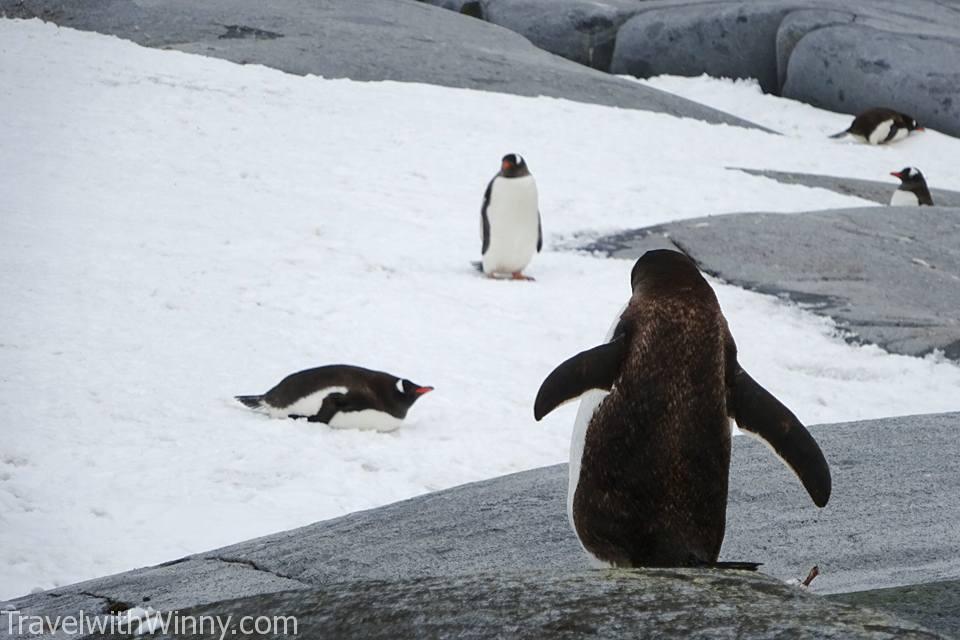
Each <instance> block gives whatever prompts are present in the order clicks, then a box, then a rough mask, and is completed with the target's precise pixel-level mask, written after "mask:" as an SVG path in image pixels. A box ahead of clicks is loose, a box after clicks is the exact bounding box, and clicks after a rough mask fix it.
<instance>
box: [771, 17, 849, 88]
mask: <svg viewBox="0 0 960 640" xmlns="http://www.w3.org/2000/svg"><path fill="white" fill-rule="evenodd" d="M855 19H856V15H855V14H853V13H851V12H847V11H833V10H830V9H807V10H803V9H801V10H799V11H792V12H790V13H788V14H787V15H786V16H784V18H783V21H782V22H781V23H780V28H779V29H777V92H779V91H781V90H782V89H783V85H784V84H785V83H786V81H787V66H788V65H789V64H790V56H791V55H792V54H793V49H794V47H796V46H797V42H799V41H800V39H801V38H803V36H805V35H807V34H808V33H810V32H811V31H815V30H817V29H822V28H823V27H827V26H830V25H834V24H846V23H849V22H853V21H854V20H855Z"/></svg>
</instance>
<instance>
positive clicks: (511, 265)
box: [483, 176, 540, 273]
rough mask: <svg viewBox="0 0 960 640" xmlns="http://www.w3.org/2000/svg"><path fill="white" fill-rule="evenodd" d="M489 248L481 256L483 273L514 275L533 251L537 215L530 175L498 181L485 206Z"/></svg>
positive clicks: (532, 182)
mask: <svg viewBox="0 0 960 640" xmlns="http://www.w3.org/2000/svg"><path fill="white" fill-rule="evenodd" d="M487 221H488V222H489V224H490V245H489V246H488V247H487V252H486V253H485V254H483V271H484V273H515V272H518V271H523V269H524V268H525V267H526V266H527V265H528V264H530V260H531V258H533V254H534V253H536V251H537V239H538V234H539V221H540V213H539V206H538V204H537V183H536V182H535V181H534V179H533V176H524V177H522V178H498V179H496V180H495V181H494V183H493V185H492V187H491V190H490V200H489V203H488V204H487Z"/></svg>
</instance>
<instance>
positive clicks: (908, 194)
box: [890, 189, 920, 207]
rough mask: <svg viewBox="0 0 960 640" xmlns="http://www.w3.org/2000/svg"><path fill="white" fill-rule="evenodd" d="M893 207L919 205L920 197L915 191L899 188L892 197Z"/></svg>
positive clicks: (891, 204) (891, 203)
mask: <svg viewBox="0 0 960 640" xmlns="http://www.w3.org/2000/svg"><path fill="white" fill-rule="evenodd" d="M890 206H891V207H919V206H920V199H919V198H917V194H915V193H914V192H913V191H907V190H906V189H897V190H896V191H894V192H893V196H892V197H891V198H890Z"/></svg>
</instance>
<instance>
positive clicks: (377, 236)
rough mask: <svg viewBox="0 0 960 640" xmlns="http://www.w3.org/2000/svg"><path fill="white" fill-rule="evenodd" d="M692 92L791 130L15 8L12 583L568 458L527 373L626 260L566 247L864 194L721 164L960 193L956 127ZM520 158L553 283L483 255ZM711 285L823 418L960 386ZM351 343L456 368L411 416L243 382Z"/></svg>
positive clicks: (749, 357) (793, 401) (0, 507)
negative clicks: (117, 29)
mask: <svg viewBox="0 0 960 640" xmlns="http://www.w3.org/2000/svg"><path fill="white" fill-rule="evenodd" d="M664 82H666V80H664ZM682 84H683V88H684V89H685V90H686V89H689V90H690V91H697V92H698V93H702V94H703V95H699V96H698V97H699V98H700V99H702V100H703V101H704V102H708V103H711V101H712V100H713V99H717V100H720V99H721V98H722V101H723V104H722V105H721V106H724V107H725V108H728V109H729V110H730V111H731V112H734V113H736V114H738V115H742V116H745V117H747V118H749V119H753V120H756V121H758V122H761V123H763V124H767V125H769V126H771V127H774V128H781V129H784V130H786V132H787V133H788V134H789V135H786V136H774V135H769V134H766V133H762V132H759V131H751V130H746V129H740V128H736V127H729V126H714V125H708V124H704V123H701V122H697V121H693V120H685V119H677V118H673V117H669V116H665V115H658V114H652V113H646V112H640V111H630V110H622V109H614V108H607V107H600V106H591V105H584V104H578V103H573V102H568V101H564V100H556V99H549V98H536V99H533V98H522V97H515V96H508V95H500V94H492V93H481V92H474V91H467V90H457V89H449V88H440V87H435V86H424V85H412V84H399V83H392V82H383V83H357V82H350V81H346V80H323V79H320V78H316V77H307V78H301V77H295V76H289V75H285V74H283V73H280V72H277V71H274V70H270V69H266V68H263V67H259V66H246V67H244V66H238V65H234V64H231V63H228V62H224V61H220V60H214V59H209V58H203V57H196V56H189V55H185V54H182V53H178V52H170V51H159V50H152V49H145V48H140V47H138V46H136V45H133V44H131V43H128V42H125V41H121V40H118V39H115V38H111V37H104V36H99V35H95V34H89V33H82V32H76V31H72V30H68V29H58V28H56V27H54V26H52V25H48V24H43V23H41V22H38V21H28V22H25V21H11V20H0V87H3V90H2V91H0V113H3V114H4V115H3V119H4V122H3V125H2V126H0V150H2V152H0V300H2V301H3V303H2V305H0V415H2V422H0V430H2V431H0V597H12V596H16V595H20V594H23V593H25V592H27V591H29V590H30V589H33V588H37V587H42V588H49V587H53V586H56V585H62V584H66V583H69V582H73V581H77V580H80V579H85V578H91V577H95V576H98V575H102V574H107V573H111V572H116V571H121V570H124V569H129V568H132V567H135V566H143V565H148V564H153V563H156V562H160V561H164V560H169V559H171V558H174V557H178V556H181V555H184V554H187V553H190V552H196V551H202V550H205V549H209V548H213V547H216V546H219V545H224V544H227V543H230V542H234V541H238V540H242V539H246V538H249V537H252V536H256V535H260V534H266V533H270V532H273V531H277V530H281V529H284V528H289V527H293V526H296V525H301V524H305V523H309V522H313V521H316V520H321V519H325V518H330V517H333V516H337V515H341V514H344V513H348V512H351V511H355V510H358V509H365V508H369V507H374V506H378V505H382V504H385V503H389V502H392V501H395V500H399V499H401V498H406V497H410V496H413V495H416V494H420V493H423V492H426V491H432V490H436V489H440V488H444V487H448V486H452V485H456V484H459V483H463V482H468V481H472V480H478V479H481V478H486V477H491V476H495V475H499V474H504V473H509V472H513V471H519V470H522V469H526V468H531V467H536V466H540V465H545V464H551V463H556V462H560V461H563V460H565V459H566V456H567V447H568V438H569V433H570V428H571V424H572V420H573V415H574V412H575V407H572V406H571V407H566V408H564V409H562V410H559V411H557V412H555V413H554V414H552V415H551V416H550V417H549V418H548V419H547V420H545V421H544V422H543V423H541V424H538V423H535V422H534V421H533V418H532V409H531V406H532V400H533V397H534V395H535V393H536V390H537V388H538V386H539V384H540V382H541V381H542V380H543V378H544V377H545V376H546V374H547V373H549V371H550V370H551V369H552V368H553V367H554V366H555V365H556V364H558V363H559V362H560V361H561V360H563V359H565V358H566V357H568V356H570V355H572V354H573V353H574V352H576V351H578V350H581V349H583V348H587V347H590V346H593V345H595V344H596V343H597V342H598V340H600V339H601V337H602V336H603V335H604V333H605V332H606V330H607V328H608V326H609V323H610V320H611V318H612V316H613V314H614V313H615V311H616V310H617V309H618V308H619V306H620V305H621V304H622V303H623V302H624V301H625V299H626V297H627V296H628V295H629V284H628V274H629V270H630V267H631V264H630V263H629V262H626V261H615V260H604V259H600V258H597V257H592V256H589V255H583V254H577V253H573V252H569V251H560V250H558V249H557V248H558V247H562V246H569V245H570V244H571V243H572V239H573V238H574V237H577V236H579V235H583V234H585V235H596V234H598V233H601V232H606V231H611V230H617V229H624V228H632V227H638V226H642V225H648V224H651V223H658V222H665V221H669V220H675V219H680V218H689V217H694V216H701V215H704V214H712V213H722V212H730V211H749V210H764V211H782V212H784V213H789V212H794V211H802V210H809V209H817V208H827V207H842V206H856V205H862V204H865V203H864V202H862V201H860V200H857V199H856V198H851V197H845V196H841V195H837V194H834V193H831V192H828V191H823V190H817V189H809V188H805V187H801V186H790V185H782V184H779V183H777V182H774V181H771V180H766V179H763V178H759V177H751V176H747V175H743V174H741V173H738V172H729V171H726V170H725V169H724V167H726V166H748V167H758V168H772V169H780V170H797V171H808V172H813V173H833V174H839V175H849V176H855V177H860V178H873V179H886V178H887V173H888V172H889V171H891V170H894V169H898V168H901V167H903V166H905V165H907V164H916V165H917V166H920V167H921V168H922V169H923V171H924V173H926V174H927V175H928V176H929V177H930V179H931V183H932V184H934V185H936V186H938V187H944V188H952V189H960V174H956V173H953V174H952V175H950V174H946V173H944V174H942V175H938V171H937V170H936V168H937V167H955V166H957V164H958V160H960V140H956V139H952V138H948V137H946V136H942V135H940V134H938V133H936V132H927V133H926V134H925V135H923V136H918V137H916V138H915V139H914V138H911V139H908V140H906V141H904V142H903V143H901V144H899V145H896V146H895V147H890V148H868V147H865V146H860V145H853V144H844V143H837V142H835V141H830V140H826V139H824V137H823V135H822V134H823V133H824V132H833V131H837V130H839V129H841V128H843V127H844V126H846V123H847V122H848V121H849V118H848V117H847V116H839V115H837V114H830V113H826V112H822V111H818V110H815V109H812V108H810V107H805V106H803V105H796V104H794V103H790V102H788V101H782V100H779V99H776V98H770V97H766V96H763V95H761V94H760V93H759V92H758V91H756V90H754V89H753V88H752V87H751V86H750V85H748V84H743V83H735V84H734V83H731V82H719V81H713V80H709V79H698V80H691V81H684V82H683V83H682ZM665 86H666V85H665ZM677 86H679V84H678V85H677ZM668 88H669V86H668ZM674 88H677V87H674ZM701 89H702V91H701ZM791 122H792V123H793V124H792V125H791V126H790V127H787V126H783V125H786V124H787V123H791ZM797 123H799V124H801V125H803V126H799V125H797ZM510 151H516V152H520V153H522V154H523V155H524V156H525V157H526V159H527V161H528V163H529V165H530V168H531V170H532V171H533V173H534V175H535V176H536V178H537V180H538V183H539V187H540V193H541V210H542V212H543V220H544V229H545V234H546V240H547V242H546V250H545V252H544V253H543V254H542V255H540V256H539V257H537V258H536V259H535V262H534V263H533V265H532V267H531V268H530V269H529V273H530V274H531V275H534V276H535V277H536V278H537V282H536V283H514V282H491V281H487V280H484V279H482V278H479V277H478V276H477V274H476V273H475V272H473V271H472V270H471V268H470V267H469V264H468V263H469V261H470V260H472V259H476V258H478V253H479V238H478V215H479V213H478V212H479V205H480V199H481V195H482V193H483V189H484V187H485V185H486V182H487V180H488V179H489V178H490V176H491V175H492V174H493V173H494V172H495V171H496V170H497V168H498V166H499V160H500V157H501V155H503V154H504V153H507V152H510ZM889 179H890V182H891V189H892V188H893V187H894V186H895V182H896V181H895V180H894V179H892V178H889ZM716 288H717V292H718V294H719V296H720V299H721V303H722V305H723V307H724V310H725V312H726V314H727V316H728V318H729V320H730V323H731V326H732V330H733V333H734V336H735V337H736V338H737V340H738V343H739V346H740V350H741V359H742V361H743V362H744V364H745V366H746V367H747V368H748V369H749V370H750V371H751V373H752V374H753V375H754V377H756V378H757V379H758V380H759V381H760V382H761V383H763V384H764V385H766V386H767V387H768V388H770V389H771V390H772V391H774V392H775V393H776V394H777V395H778V396H779V397H780V398H781V399H783V400H784V401H785V402H786V403H787V404H788V405H789V406H790V407H792V408H793V409H794V410H795V411H796V413H797V414H798V415H799V416H800V417H801V419H803V420H805V421H807V422H808V423H818V422H826V421H839V420H850V419H856V418H869V417H879V416H888V415H897V414H908V413H920V412H933V411H944V410H950V409H957V408H958V404H957V400H956V398H960V368H958V367H956V366H954V365H953V364H950V363H946V362H938V361H937V360H936V359H933V358H928V359H917V358H909V357H902V356H892V355H889V354H886V353H884V352H882V351H880V350H879V349H877V348H873V347H853V346H849V345H847V344H845V343H844V342H843V341H842V340H841V339H839V338H838V337H837V336H835V333H834V328H833V326H832V325H831V323H830V322H828V321H826V320H823V319H820V318H817V317H815V316H813V315H811V314H809V313H807V312H804V311H802V310H800V309H798V308H796V307H794V306H790V305H787V304H784V303H782V302H780V301H778V300H775V299H772V298H769V297H765V296H761V295H757V294H754V293H750V292H745V291H743V290H739V289H736V288H733V287H730V286H726V285H723V284H720V283H718V284H716ZM336 362H348V363H355V364H360V365H365V366H369V367H373V368H377V369H383V370H386V371H390V372H394V373H397V374H399V375H402V376H405V377H409V378H411V379H413V380H414V381H416V382H418V383H420V384H429V385H434V386H436V388H437V390H436V392H434V393H432V394H430V395H429V396H427V397H425V398H424V399H423V400H422V401H420V402H419V403H417V405H416V406H415V407H414V408H413V410H412V411H411V414H410V416H409V417H408V421H407V423H406V424H405V426H404V427H403V428H402V429H401V430H400V431H398V432H396V433H393V434H378V433H369V432H345V431H331V430H329V429H328V428H326V427H323V426H320V425H314V424H302V423H296V422H293V421H275V420H270V419H267V418H265V417H263V416H261V415H257V414H255V413H252V412H250V411H248V410H246V409H244V408H243V407H242V406H240V405H239V404H237V403H236V402H234V401H233V400H232V396H233V395H234V394H238V393H259V392H262V391H265V390H266V389H267V388H269V387H270V386H271V385H273V384H274V383H275V382H277V381H278V380H279V379H280V378H281V377H283V376H284V375H286V374H288V373H291V372H293V371H296V370H298V369H301V368H306V367H310V366H316V365H320V364H326V363H336ZM771 464H772V465H776V464H779V462H777V461H776V460H774V459H773V457H772V456H771Z"/></svg>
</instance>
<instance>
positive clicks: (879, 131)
mask: <svg viewBox="0 0 960 640" xmlns="http://www.w3.org/2000/svg"><path fill="white" fill-rule="evenodd" d="M891 127H893V120H884V121H883V122H881V123H880V124H878V125H877V126H876V128H875V129H874V130H873V131H871V132H870V135H869V136H868V137H867V142H869V143H870V144H883V143H884V142H885V141H886V140H887V136H888V135H890V129H891ZM901 131H903V130H901ZM901 131H897V133H896V134H895V135H894V138H893V140H890V142H894V141H896V140H899V138H897V137H896V136H897V135H899V134H900V132H901Z"/></svg>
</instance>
